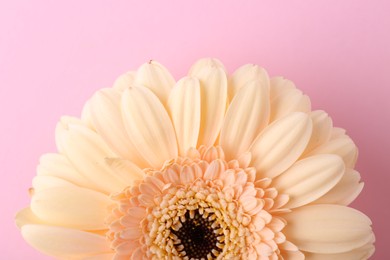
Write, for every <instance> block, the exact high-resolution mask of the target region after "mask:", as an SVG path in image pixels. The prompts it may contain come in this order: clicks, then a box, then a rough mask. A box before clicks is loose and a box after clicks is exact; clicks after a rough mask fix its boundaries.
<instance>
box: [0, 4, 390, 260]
mask: <svg viewBox="0 0 390 260" xmlns="http://www.w3.org/2000/svg"><path fill="white" fill-rule="evenodd" d="M7 2H8V3H7ZM7 2H5V1H2V2H1V3H0V106H1V109H0V131H1V134H0V144H1V146H0V147H1V148H0V165H1V182H0V183H1V184H0V185H1V188H0V192H1V195H0V199H1V204H0V205H1V210H0V211H1V213H0V218H1V219H0V225H1V227H0V232H1V235H0V239H1V240H2V241H1V243H0V245H1V253H0V255H1V258H2V259H10V260H13V259H17V260H18V259H49V258H48V257H45V256H43V255H41V254H40V253H38V252H36V251H34V250H33V249H32V248H30V247H29V246H28V245H27V244H26V243H25V242H24V241H23V239H22V237H21V235H20V233H19V231H18V230H17V228H16V227H15V225H14V222H13V216H14V214H15V212H16V211H17V210H19V209H21V208H22V207H24V206H26V205H27V204H28V203H29V197H28V195H27V189H28V188H29V187H30V185H31V180H32V178H33V176H34V175H35V167H36V165H37V162H38V158H39V156H40V155H41V154H42V153H45V152H52V151H55V145H54V127H55V124H56V122H57V120H58V119H59V117H60V116H61V115H64V114H68V115H74V116H78V115H79V114H80V111H81V108H82V105H83V103H84V102H85V101H86V100H87V99H88V98H89V97H90V96H91V95H92V93H93V92H94V91H96V90H98V89H99V88H102V87H106V86H110V85H111V83H112V82H113V81H114V79H115V78H116V77H117V76H118V75H119V74H121V73H122V72H125V71H127V70H130V69H136V68H137V67H138V66H139V65H141V64H142V63H144V62H146V61H149V60H150V59H155V60H157V61H159V62H161V63H163V64H164V65H165V66H167V67H168V68H169V69H170V70H171V71H172V72H173V74H174V75H175V76H176V77H179V76H183V75H184V74H185V73H186V71H187V69H188V68H189V66H190V65H191V64H192V63H193V62H194V61H195V60H196V59H198V58H201V57H206V56H212V57H218V58H219V59H221V60H222V61H223V62H224V63H225V65H226V67H227V68H228V70H229V71H230V72H232V71H233V70H234V69H235V68H237V67H238V66H239V65H242V64H245V63H256V64H260V65H262V66H263V67H265V68H266V69H267V70H268V72H269V73H270V75H272V76H276V75H283V76H285V77H286V78H289V79H291V80H293V81H294V82H295V83H296V84H297V86H298V87H299V88H300V89H302V90H303V91H304V92H305V93H306V94H308V95H309V96H310V97H311V100H312V104H313V108H315V109H319V108H321V109H324V110H326V111H327V112H328V113H329V114H330V115H331V116H332V117H333V119H334V124H335V125H336V126H340V127H344V128H346V129H347V130H348V133H349V134H350V136H351V137H352V138H353V139H354V141H355V142H356V144H357V145H358V147H359V148H360V150H359V152H360V157H359V161H358V165H357V169H358V170H359V171H360V172H361V174H362V178H363V180H364V181H365V183H366V186H365V189H364V191H363V193H362V194H361V196H360V197H359V198H358V200H356V202H354V204H353V206H354V207H356V208H358V209H360V210H361V211H363V212H365V213H366V214H367V215H368V216H370V217H371V219H372V220H373V222H374V230H375V232H376V236H377V243H376V246H377V253H376V254H375V257H374V259H389V258H390V251H389V250H388V246H387V247H386V245H388V241H390V236H389V234H390V229H389V222H390V203H389V201H390V200H389V197H390V188H389V184H390V182H389V181H390V172H389V168H390V164H389V161H390V158H389V154H390V152H389V147H390V136H389V131H390V130H389V127H390V101H389V97H390V90H389V89H390V31H389V30H390V16H389V14H388V12H389V10H390V5H389V3H390V2H389V1H386V0H383V1H379V0H377V1H363V0H362V1H357V0H347V1H336V0H332V1H329V0H320V1H226V0H225V1H199V0H197V1H165V3H162V2H163V1H111V3H109V1H7Z"/></svg>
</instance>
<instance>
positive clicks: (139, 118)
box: [122, 87, 177, 168]
mask: <svg viewBox="0 0 390 260" xmlns="http://www.w3.org/2000/svg"><path fill="white" fill-rule="evenodd" d="M122 112H123V117H124V122H125V127H126V130H127V132H128V135H129V137H130V140H131V141H132V142H133V143H134V145H135V147H137V150H138V151H139V153H140V154H141V155H142V156H143V158H144V159H145V160H146V161H148V162H149V164H150V165H152V166H153V167H155V168H159V167H161V166H162V164H163V163H164V162H165V161H166V160H169V159H172V158H175V157H176V156H177V143H176V135H175V130H174V128H173V126H172V122H171V120H170V118H169V115H168V113H167V111H166V110H165V109H164V107H163V105H162V104H161V102H160V101H159V99H158V98H157V97H156V96H155V95H154V94H153V93H152V92H151V91H150V90H149V89H147V88H144V87H132V88H129V89H127V90H125V92H124V93H123V97H122Z"/></svg>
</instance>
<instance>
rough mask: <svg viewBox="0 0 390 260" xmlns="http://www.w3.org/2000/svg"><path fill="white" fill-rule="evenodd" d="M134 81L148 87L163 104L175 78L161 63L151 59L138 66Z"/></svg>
mask: <svg viewBox="0 0 390 260" xmlns="http://www.w3.org/2000/svg"><path fill="white" fill-rule="evenodd" d="M134 83H135V84H136V85H141V86H145V87H147V88H148V89H150V90H151V91H152V92H153V93H154V94H155V95H156V96H157V97H158V98H159V99H160V101H161V103H162V104H164V105H165V104H166V102H167V101H168V96H169V93H170V92H171V88H173V86H174V85H175V79H174V78H173V77H172V75H171V73H169V71H168V70H167V69H166V68H165V67H164V66H163V65H161V64H160V63H158V62H156V61H153V60H151V61H149V62H148V63H144V64H143V65H142V66H141V67H139V69H138V70H137V74H136V76H135V80H134Z"/></svg>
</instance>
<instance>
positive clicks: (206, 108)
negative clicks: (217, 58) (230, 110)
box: [190, 63, 227, 146]
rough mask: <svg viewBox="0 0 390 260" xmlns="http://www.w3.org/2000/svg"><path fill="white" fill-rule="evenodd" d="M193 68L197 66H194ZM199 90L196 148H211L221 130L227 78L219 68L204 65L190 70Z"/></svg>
mask: <svg viewBox="0 0 390 260" xmlns="http://www.w3.org/2000/svg"><path fill="white" fill-rule="evenodd" d="M195 66H198V65H197V64H195ZM192 71H193V72H192V73H190V76H194V77H196V78H198V79H199V82H200V89H201V91H200V92H201V121H200V131H199V138H198V146H200V145H206V146H213V145H214V143H215V141H216V139H217V137H218V134H219V132H220V130H221V126H222V122H223V117H224V115H225V110H226V104H227V77H226V73H225V72H224V70H223V69H222V68H221V67H218V66H215V65H213V64H208V63H206V64H205V65H204V66H203V67H201V68H197V67H196V69H193V70H192Z"/></svg>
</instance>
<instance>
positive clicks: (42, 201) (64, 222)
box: [31, 186, 112, 230]
mask: <svg viewBox="0 0 390 260" xmlns="http://www.w3.org/2000/svg"><path fill="white" fill-rule="evenodd" d="M111 204H112V201H111V200H110V199H109V197H108V196H106V195H104V194H102V193H100V192H96V191H93V190H89V189H84V188H79V187H71V186H63V187H61V186H58V187H53V188H48V189H44V190H41V191H38V192H36V193H35V194H34V196H33V197H32V200H31V210H32V212H33V213H34V214H35V215H36V216H37V217H38V218H40V219H42V220H43V221H46V222H47V223H50V224H53V225H59V226H64V227H72V228H79V229H84V230H99V229H105V228H107V226H106V224H105V219H106V217H107V214H108V212H109V211H108V206H110V205H111Z"/></svg>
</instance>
